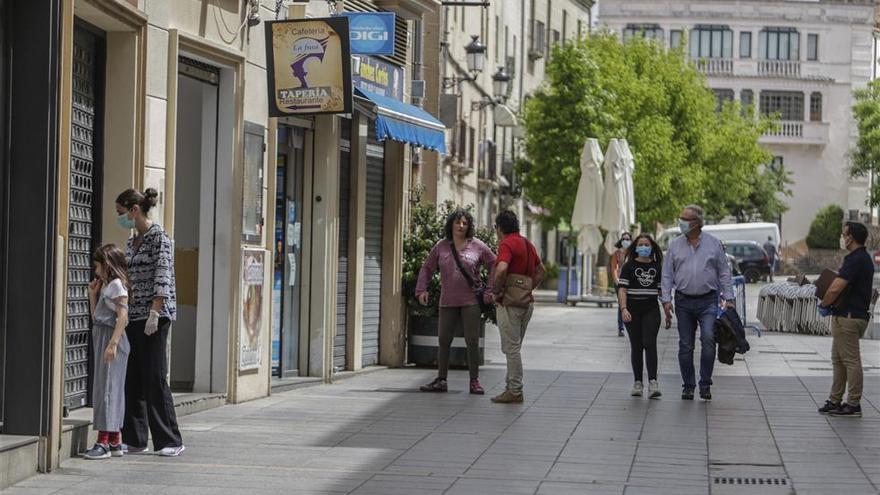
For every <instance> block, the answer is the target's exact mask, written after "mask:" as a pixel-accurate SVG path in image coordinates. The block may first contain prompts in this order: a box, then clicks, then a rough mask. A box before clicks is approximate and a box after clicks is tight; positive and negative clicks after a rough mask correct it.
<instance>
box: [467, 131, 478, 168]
mask: <svg viewBox="0 0 880 495" xmlns="http://www.w3.org/2000/svg"><path fill="white" fill-rule="evenodd" d="M467 131H468V132H467V135H468V156H467V164H468V167H470V168H474V165H476V161H477V160H476V153H474V144H475V143H476V139H475V136H476V133H477V131H476V129H474V128H473V127H468V128H467Z"/></svg>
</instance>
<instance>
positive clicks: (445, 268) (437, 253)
mask: <svg viewBox="0 0 880 495" xmlns="http://www.w3.org/2000/svg"><path fill="white" fill-rule="evenodd" d="M443 232H444V234H445V237H446V238H445V239H443V240H441V241H440V242H438V243H437V244H436V245H435V246H434V248H433V249H431V253H430V254H428V258H427V259H426V260H425V263H424V264H423V265H422V269H421V271H419V281H418V283H417V284H416V298H418V300H419V302H420V303H421V304H423V305H425V306H427V305H428V292H427V291H428V283H429V282H430V281H431V277H432V276H433V275H434V272H436V271H437V269H438V268H439V270H440V324H439V328H438V333H439V344H438V349H437V368H438V372H437V378H436V379H434V381H432V382H431V383H429V384H427V385H423V386H422V387H421V389H420V390H421V391H422V392H446V390H447V385H446V374H447V371H448V369H449V347H450V346H451V345H452V338H453V336H454V334H455V329H456V328H457V327H458V325H459V323H461V325H462V326H463V327H464V339H465V342H467V356H468V368H469V369H470V377H471V382H470V392H471V393H472V394H479V395H482V394H483V393H484V392H483V387H482V386H480V380H479V359H480V350H479V343H480V318H481V312H480V305H479V301H478V300H477V298H478V297H479V296H478V295H477V292H476V291H475V289H474V288H471V283H469V282H468V277H469V278H470V280H471V282H472V283H473V285H474V286H475V287H481V286H482V279H481V278H480V265H482V266H485V267H486V268H488V269H489V270H492V268H493V267H494V266H495V254H494V253H492V250H491V249H489V246H487V245H486V244H485V243H483V241H481V240H479V239H476V238H474V218H473V217H472V216H471V214H470V213H468V212H467V211H466V210H462V209H457V210H455V211H453V212H452V213H450V214H449V216H448V217H447V218H446V225H445V226H444V227H443ZM456 256H457V257H458V259H459V260H460V261H461V268H459V265H458V263H456V261H455V257H456ZM462 271H464V272H465V273H467V276H465V274H464V273H462ZM489 280H492V277H491V276H490V277H489ZM491 294H492V291H491V290H487V291H485V296H484V297H486V298H487V299H486V301H487V302H488V301H490V298H491Z"/></svg>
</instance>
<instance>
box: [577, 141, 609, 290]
mask: <svg viewBox="0 0 880 495" xmlns="http://www.w3.org/2000/svg"><path fill="white" fill-rule="evenodd" d="M603 159H604V158H603V156H602V149H601V148H600V147H599V141H598V140H596V139H594V138H589V139H587V141H586V142H585V143H584V149H583V151H582V152H581V178H580V181H579V182H578V189H577V196H575V200H574V212H573V214H572V216H571V226H572V228H573V229H577V230H578V231H579V233H578V250H579V251H580V252H582V253H584V265H585V268H586V269H585V270H584V277H583V283H582V284H581V287H582V288H583V292H584V293H586V294H589V293H591V292H592V280H593V278H592V273H591V270H590V269H591V268H592V256H593V255H595V254H596V253H598V252H599V246H601V245H602V233H601V232H600V231H599V225H600V224H601V223H602V193H603V190H604V189H605V185H604V184H603V183H602V170H601V167H602V161H603Z"/></svg>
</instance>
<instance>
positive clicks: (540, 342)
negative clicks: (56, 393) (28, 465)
mask: <svg viewBox="0 0 880 495" xmlns="http://www.w3.org/2000/svg"><path fill="white" fill-rule="evenodd" d="M614 311H615V310H613V309H598V308H593V307H578V308H567V307H562V306H539V308H538V309H536V311H535V317H534V320H533V322H532V325H531V326H530V328H529V331H528V333H527V335H526V342H525V347H524V352H523V360H524V363H525V366H526V376H525V394H526V401H525V403H524V404H521V405H497V404H492V403H491V402H490V401H489V396H490V395H491V394H495V393H498V392H500V391H501V389H502V388H503V378H504V357H503V355H501V354H500V352H499V343H498V336H497V331H496V330H495V329H488V330H487V339H486V346H487V349H486V357H487V365H486V366H484V367H483V369H482V372H481V379H482V381H483V383H484V386H485V387H486V388H487V395H486V396H484V397H478V396H471V395H469V394H467V373H466V371H461V370H457V371H453V372H451V374H450V388H451V390H450V393H448V394H423V393H418V392H415V389H416V387H417V386H418V385H419V384H420V383H423V382H427V381H428V380H430V379H431V378H432V377H433V375H434V371H432V370H426V369H398V370H386V371H380V372H376V373H371V374H367V375H363V376H358V377H355V378H352V379H349V380H345V381H342V382H339V383H338V384H334V385H324V386H319V387H313V388H308V389H301V390H294V391H290V392H284V393H281V394H278V395H274V396H272V397H270V398H267V399H261V400H257V401H253V402H249V403H245V404H240V405H235V406H225V407H221V408H217V409H212V410H209V411H204V412H200V413H196V414H193V415H190V416H186V417H183V418H181V429H182V431H183V435H184V438H185V441H186V445H187V450H186V452H185V453H184V454H183V455H182V456H181V457H179V458H176V459H166V458H160V457H154V456H127V457H124V458H122V459H111V460H107V461H85V460H81V459H72V460H69V461H67V462H65V463H64V464H63V466H62V468H61V469H60V470H58V471H56V472H54V473H51V474H47V475H41V476H37V477H34V478H31V479H29V480H26V481H24V482H22V483H19V484H18V485H16V486H14V487H13V488H11V489H9V490H8V493H71V494H76V493H89V494H92V493H97V492H104V493H115V492H119V493H135V494H136V493H150V494H155V493H184V494H200V493H205V494H227V493H228V494H233V493H234V494H240V493H248V494H249V495H252V494H264V493H265V494H270V493H271V494H278V493H285V494H324V493H328V494H329V493H333V494H345V493H351V494H359V495H363V494H377V495H378V494H381V495H392V494H406V495H411V494H450V495H451V494H475V495H483V494H505V495H512V494H542V495H543V494H548V495H549V494H615V495H620V494H624V493H625V494H627V495H632V494H651V495H658V494H666V493H668V494H676V495H680V494H691V493H693V494H706V493H712V494H713V495H725V494H769V495H773V494H777V493H778V494H783V493H784V494H791V493H797V494H828V493H838V492H839V493H846V494H848V495H849V494H863V493H864V494H877V493H878V487H880V412H878V409H877V405H878V401H880V381H878V380H877V378H878V377H880V341H862V353H863V360H864V363H863V364H864V366H865V367H866V371H865V385H866V390H865V397H864V399H863V402H862V404H863V410H864V417H863V418H861V419H854V418H828V417H825V416H820V415H819V414H817V413H816V407H817V405H818V404H821V403H822V402H824V400H825V398H826V395H827V392H828V387H829V386H830V374H831V371H830V360H829V357H828V356H829V352H830V346H831V340H830V339H829V338H827V337H812V336H798V335H790V334H765V335H764V337H763V338H760V339H758V338H756V337H754V336H750V342H751V345H752V350H751V351H750V352H749V353H748V354H747V355H746V357H745V359H744V360H737V362H736V363H735V364H734V365H733V366H726V365H722V364H718V363H716V367H715V369H716V373H715V376H716V379H715V386H714V387H713V395H714V400H713V401H712V402H710V403H705V402H701V401H694V402H686V401H681V400H680V399H679V397H678V395H679V393H680V378H679V375H678V361H677V334H676V332H675V330H674V329H672V330H670V331H663V330H661V332H662V333H661V338H660V373H661V378H660V381H661V387H662V390H663V392H664V393H665V395H664V397H663V398H662V399H661V400H658V401H650V400H647V399H644V398H632V397H630V396H629V395H628V392H629V388H630V386H631V382H632V378H631V374H630V371H629V348H628V344H627V339H624V338H618V337H617V335H616V330H615V328H614V327H615V323H614V319H615V313H614ZM746 483H748V484H746ZM752 483H754V484H752ZM759 483H760V484H759ZM4 493H6V492H4Z"/></svg>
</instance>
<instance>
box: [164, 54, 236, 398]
mask: <svg viewBox="0 0 880 495" xmlns="http://www.w3.org/2000/svg"><path fill="white" fill-rule="evenodd" d="M178 71H179V72H178V84H177V148H176V150H175V152H176V159H175V164H176V165H175V177H174V181H175V189H174V254H175V275H176V279H177V321H176V322H175V323H174V327H173V337H172V342H173V344H172V346H171V386H172V389H174V390H179V391H193V392H226V385H227V369H228V356H229V355H228V342H227V337H228V332H229V327H228V323H229V316H228V303H227V301H228V294H229V284H230V282H229V280H230V279H229V263H228V258H229V249H230V248H229V247H228V244H229V243H228V239H229V235H228V231H229V227H230V225H229V221H228V218H229V216H228V215H224V214H223V211H221V208H222V207H221V206H220V205H221V204H223V203H229V201H228V198H229V194H228V190H229V189H231V186H230V184H231V181H232V177H231V170H232V144H231V143H232V142H233V139H232V136H233V126H232V119H231V116H232V109H231V108H229V107H230V102H231V101H232V99H231V98H226V97H225V95H224V93H226V91H225V90H226V89H227V88H225V86H228V85H229V84H230V81H228V79H229V77H227V74H224V72H225V71H224V70H223V69H222V68H221V67H218V66H214V65H212V64H210V63H206V62H204V61H201V60H196V59H193V58H189V57H186V56H181V57H180V58H179V60H178Z"/></svg>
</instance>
